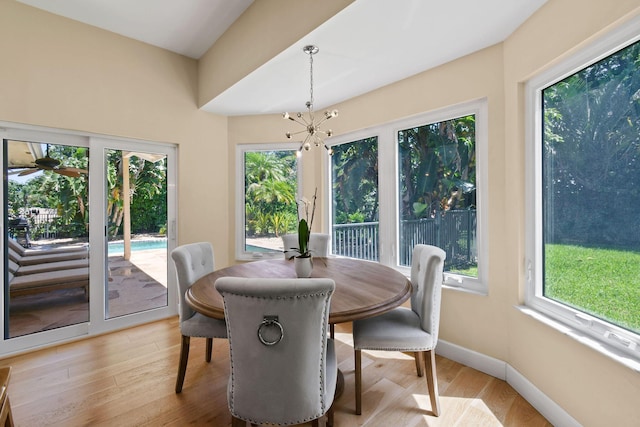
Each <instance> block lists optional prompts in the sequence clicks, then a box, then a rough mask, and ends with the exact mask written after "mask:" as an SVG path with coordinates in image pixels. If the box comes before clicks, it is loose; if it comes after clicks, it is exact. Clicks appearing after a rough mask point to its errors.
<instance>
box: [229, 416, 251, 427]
mask: <svg viewBox="0 0 640 427" xmlns="http://www.w3.org/2000/svg"><path fill="white" fill-rule="evenodd" d="M246 426H247V423H245V422H244V421H243V420H241V419H240V418H236V417H234V416H233V415H232V416H231V427H246Z"/></svg>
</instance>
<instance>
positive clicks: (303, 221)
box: [290, 188, 318, 277]
mask: <svg viewBox="0 0 640 427" xmlns="http://www.w3.org/2000/svg"><path fill="white" fill-rule="evenodd" d="M317 198H318V189H317V188H316V191H315V192H314V194H313V198H312V200H308V199H306V198H304V197H303V198H302V200H299V201H298V247H297V248H292V250H293V251H295V252H296V254H297V255H293V256H291V257H290V258H293V257H295V260H294V262H295V269H296V274H297V275H298V277H309V276H311V269H312V268H313V261H312V258H311V256H312V253H311V249H310V248H309V239H310V238H311V227H312V226H313V218H314V216H315V213H316V199H317ZM309 209H311V218H309ZM301 212H302V213H304V218H300V214H301Z"/></svg>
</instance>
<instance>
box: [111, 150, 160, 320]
mask: <svg viewBox="0 0 640 427" xmlns="http://www.w3.org/2000/svg"><path fill="white" fill-rule="evenodd" d="M105 160H106V165H107V182H106V184H107V188H106V190H107V192H106V195H107V209H106V212H105V214H106V215H105V217H106V220H107V227H106V229H107V258H106V259H107V269H108V280H107V301H106V302H107V311H106V317H107V318H109V319H111V318H114V317H118V316H124V315H128V314H133V313H139V312H142V311H145V310H150V309H155V308H160V307H166V306H167V155H166V154H165V153H157V152H150V151H145V152H140V151H128V150H114V149H105Z"/></svg>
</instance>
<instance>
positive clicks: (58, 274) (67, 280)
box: [9, 267, 89, 298]
mask: <svg viewBox="0 0 640 427" xmlns="http://www.w3.org/2000/svg"><path fill="white" fill-rule="evenodd" d="M73 288H82V289H83V290H84V293H85V295H86V296H87V297H88V296H89V267H82V268H70V269H67V270H58V271H47V272H43V273H32V274H25V275H23V276H14V274H13V273H11V271H9V294H10V296H11V297H12V298H13V297H18V296H22V295H32V294H38V293H42V292H49V291H54V290H59V289H73Z"/></svg>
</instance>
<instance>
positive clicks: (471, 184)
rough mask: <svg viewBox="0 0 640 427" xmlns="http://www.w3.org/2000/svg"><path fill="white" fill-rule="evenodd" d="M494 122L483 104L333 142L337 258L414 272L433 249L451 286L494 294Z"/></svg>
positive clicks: (439, 113) (331, 166) (440, 111)
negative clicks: (490, 255)
mask: <svg viewBox="0 0 640 427" xmlns="http://www.w3.org/2000/svg"><path fill="white" fill-rule="evenodd" d="M486 121H487V114H486V101H484V100H480V101H472V102H469V103H465V104H461V105H456V106H452V107H449V108H446V109H443V110H439V111H437V112H433V113H429V114H423V115H420V116H417V117H412V118H410V119H405V120H401V121H397V122H393V123H389V124H386V125H381V126H377V127H375V128H371V129H368V130H366V131H360V132H357V133H354V134H349V135H339V136H336V137H334V138H332V140H331V141H330V142H331V143H332V144H333V145H332V149H333V151H334V153H335V154H334V155H333V156H332V157H331V160H330V169H331V171H330V173H331V177H332V178H331V187H332V188H331V189H332V192H331V194H332V216H331V217H332V222H331V224H332V246H333V253H334V254H336V255H343V256H350V257H355V258H363V259H369V260H375V261H379V262H380V263H383V264H386V265H390V266H394V267H396V268H397V269H399V270H401V271H403V272H405V273H408V271H409V268H410V266H411V253H412V249H413V246H415V245H416V244H420V243H424V244H431V245H434V246H438V247H441V248H443V249H444V250H445V251H446V252H447V260H446V265H445V283H446V284H447V285H450V286H456V287H461V288H465V289H468V290H473V291H478V292H486V280H484V275H485V274H486V273H485V271H486V268H485V265H486V256H484V254H486V250H484V251H483V247H484V246H485V245H486V244H485V243H484V240H483V230H484V225H483V224H485V223H486V214H484V212H483V211H482V207H483V204H482V197H486V189H484V186H485V185H486V179H484V175H483V173H484V172H483V171H484V166H483V163H484V158H485V154H484V153H485V152H486V144H487V143H486V139H487V137H486Z"/></svg>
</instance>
